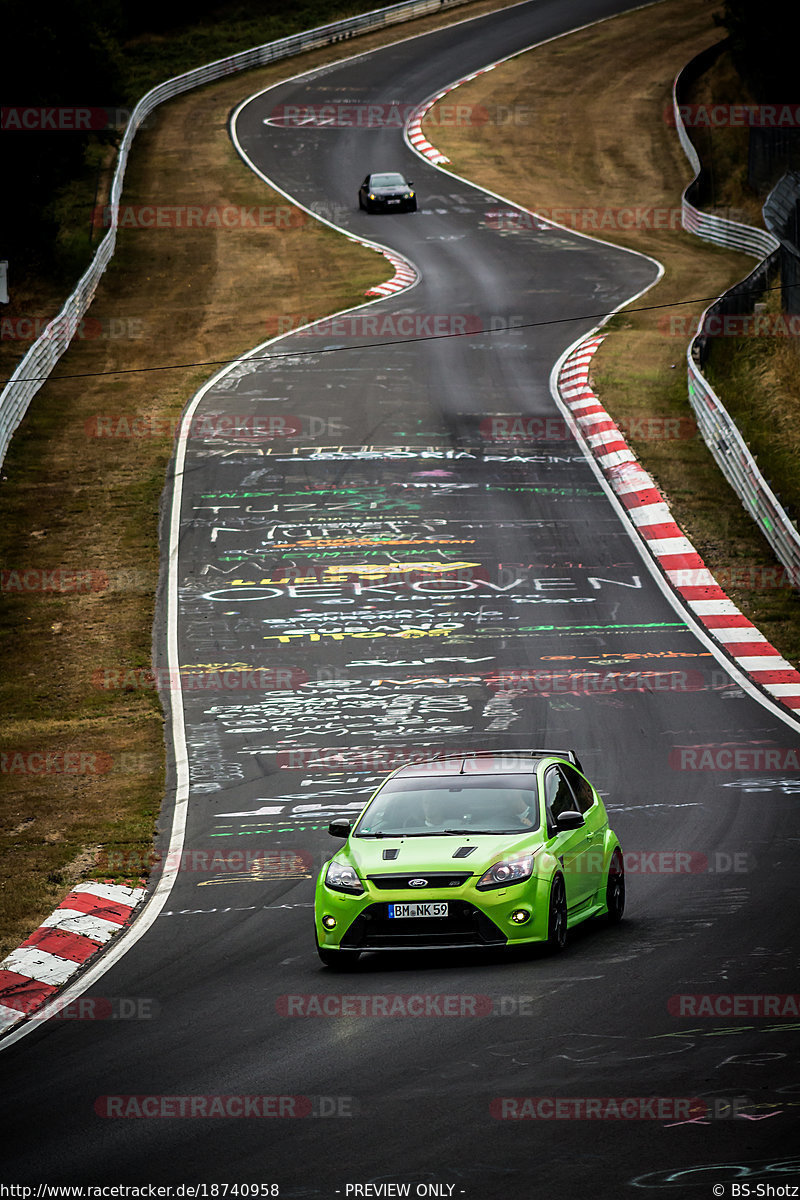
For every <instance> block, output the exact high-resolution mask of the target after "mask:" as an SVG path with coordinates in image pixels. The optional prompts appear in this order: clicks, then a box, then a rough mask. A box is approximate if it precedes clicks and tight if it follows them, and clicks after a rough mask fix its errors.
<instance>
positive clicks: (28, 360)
mask: <svg viewBox="0 0 800 1200" xmlns="http://www.w3.org/2000/svg"><path fill="white" fill-rule="evenodd" d="M465 3H467V0H403V2H402V3H400V4H393V5H391V6H390V7H388V8H379V9H374V10H373V11H372V12H368V13H361V14H359V15H358V16H355V17H346V18H345V19H344V20H341V21H334V22H332V23H331V24H329V25H320V26H318V27H317V28H316V29H310V30H307V31H306V32H304V33H295V34H291V35H290V36H289V37H285V38H279V39H278V40H277V41H274V42H266V43H265V44H264V45H263V46H254V47H253V48H252V49H250V50H242V51H240V52H239V53H238V54H233V55H231V56H230V57H228V58H221V59H218V60H217V61H216V62H213V63H208V64H206V65H205V66H203V67H197V68H195V69H194V70H192V71H187V72H186V73H185V74H183V75H176V76H175V77H174V78H173V79H168V80H166V81H165V82H164V83H160V84H158V86H157V87H154V88H152V89H151V90H150V91H149V92H147V93H146V94H145V95H144V96H143V97H142V99H141V100H140V101H139V102H138V104H137V105H136V107H135V108H134V110H133V112H132V113H131V117H130V120H129V122H128V125H127V127H126V129H125V133H124V136H123V138H122V141H121V143H120V148H119V154H118V156H117V165H116V168H115V171H114V178H113V181H112V185H111V194H110V198H109V204H108V207H107V211H108V214H109V220H110V227H109V231H108V233H107V234H106V235H105V237H104V238H103V240H102V241H101V242H100V243H99V245H98V247H97V250H96V251H95V255H94V258H93V259H92V261H91V263H90V265H89V267H88V268H87V269H86V271H85V272H84V274H83V275H82V276H81V278H80V280H79V282H78V284H77V286H76V288H75V290H74V291H73V292H72V294H71V295H70V296H69V297H68V299H67V300H66V302H65V304H64V307H63V308H62V309H61V312H60V313H59V314H58V316H56V317H54V318H53V320H52V321H50V322H49V323H48V325H47V326H46V327H45V329H44V331H43V333H42V334H41V335H40V336H39V337H38V338H37V339H36V341H35V342H34V343H33V345H32V346H31V348H30V350H29V351H28V352H27V354H26V355H25V357H24V358H23V359H22V360H21V361H20V362H19V363H18V364H17V366H16V368H15V370H14V372H13V374H12V375H11V377H10V379H9V382H8V383H7V385H6V387H5V388H4V389H3V391H2V393H0V464H2V462H3V460H4V458H5V455H6V452H7V450H8V446H9V443H10V441H11V438H12V436H13V434H14V431H15V430H16V428H17V426H18V425H19V423H20V421H21V420H22V418H23V417H24V416H25V413H26V412H27V410H28V406H29V405H30V402H31V400H32V399H33V397H34V396H35V395H36V393H37V392H38V390H39V388H40V387H42V385H43V384H44V383H45V382H46V381H47V378H48V377H49V375H50V374H51V372H52V371H53V369H54V367H55V366H56V364H57V363H58V361H59V359H60V358H61V356H62V355H63V354H64V352H65V350H66V349H67V347H68V346H69V344H70V342H71V341H72V338H73V337H74V335H75V332H76V330H77V329H78V326H79V325H80V322H81V321H82V320H83V317H84V316H85V314H86V312H87V310H88V308H89V305H90V304H91V302H92V300H93V298H94V294H95V292H96V290H97V286H98V284H99V282H100V280H101V278H102V276H103V273H104V272H105V269H106V267H107V266H108V264H109V262H110V261H111V259H112V257H113V255H114V250H115V248H116V241H117V223H118V213H119V203H120V198H121V196H122V184H123V180H124V177H125V168H126V166H127V163H128V155H129V153H130V149H131V145H132V144H133V139H134V137H135V136H136V134H137V132H138V130H139V129H140V128H141V126H142V123H143V122H144V121H145V120H146V118H147V117H148V116H149V115H150V113H152V112H153V110H154V109H156V108H157V107H158V106H159V105H160V104H163V103H164V101H166V100H171V99H173V97H175V96H180V95H181V94H182V93H183V92H188V91H191V90H192V89H193V88H197V87H202V86H203V85H204V84H206V83H213V82H215V81H216V80H218V79H224V78H225V77H226V76H228V75H233V74H235V73H236V72H238V71H247V70H250V69H251V68H253V67H263V66H266V65H267V64H268V63H271V62H275V61H277V60H278V59H282V58H289V57H291V56H292V55H294V54H300V53H302V52H303V51H305V50H314V49H316V48H318V47H320V46H329V45H333V44H334V43H337V42H340V41H343V40H345V39H346V38H349V37H355V36H358V35H360V34H363V33H368V32H371V31H372V30H375V29H383V28H385V27H386V26H387V25H395V24H399V23H400V22H402V21H411V20H413V19H414V18H415V17H422V16H425V15H426V14H428V13H434V12H441V11H442V10H443V9H448V8H455V7H457V6H458V5H460V4H465Z"/></svg>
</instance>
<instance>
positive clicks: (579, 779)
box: [561, 767, 594, 813]
mask: <svg viewBox="0 0 800 1200" xmlns="http://www.w3.org/2000/svg"><path fill="white" fill-rule="evenodd" d="M561 769H562V771H563V772H564V774H565V776H566V777H567V780H568V781H569V783H570V785H571V787H572V790H573V792H574V793H575V800H576V802H577V810H578V812H582V813H587V812H588V811H589V809H590V808H591V807H592V805H593V804H594V792H593V791H592V785H591V784H590V783H589V782H588V780H586V779H584V777H583V776H582V775H581V774H580V772H579V771H576V770H575V768H574V767H562V768H561Z"/></svg>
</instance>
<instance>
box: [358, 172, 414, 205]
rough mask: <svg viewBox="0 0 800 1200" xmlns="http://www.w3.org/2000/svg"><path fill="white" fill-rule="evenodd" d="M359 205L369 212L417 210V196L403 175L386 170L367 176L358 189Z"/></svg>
mask: <svg viewBox="0 0 800 1200" xmlns="http://www.w3.org/2000/svg"><path fill="white" fill-rule="evenodd" d="M358 207H359V208H364V209H366V211H367V212H392V210H394V211H395V212H404V211H405V212H416V211H417V197H416V195H415V194H414V189H413V187H412V186H411V184H410V182H409V181H408V180H407V179H406V178H405V177H404V176H403V175H399V174H398V173H397V171H385V172H384V173H383V174H380V175H368V176H367V177H366V179H365V180H364V182H363V183H362V185H361V187H360V188H359V189H358Z"/></svg>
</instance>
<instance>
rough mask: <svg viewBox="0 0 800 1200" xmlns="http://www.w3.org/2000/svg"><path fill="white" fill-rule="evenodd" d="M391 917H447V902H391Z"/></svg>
mask: <svg viewBox="0 0 800 1200" xmlns="http://www.w3.org/2000/svg"><path fill="white" fill-rule="evenodd" d="M389 916H390V917H446V916H447V903H446V902H442V903H435V902H434V903H431V904H390V905H389Z"/></svg>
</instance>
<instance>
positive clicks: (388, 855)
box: [383, 846, 400, 862]
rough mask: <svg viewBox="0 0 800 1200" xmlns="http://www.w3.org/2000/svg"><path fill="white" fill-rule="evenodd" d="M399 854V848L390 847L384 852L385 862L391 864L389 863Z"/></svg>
mask: <svg viewBox="0 0 800 1200" xmlns="http://www.w3.org/2000/svg"><path fill="white" fill-rule="evenodd" d="M399 853H400V850H399V847H397V846H388V847H387V848H386V849H385V850H384V852H383V857H384V860H385V861H386V862H389V861H391V859H393V858H397V856H398V854H399Z"/></svg>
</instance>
